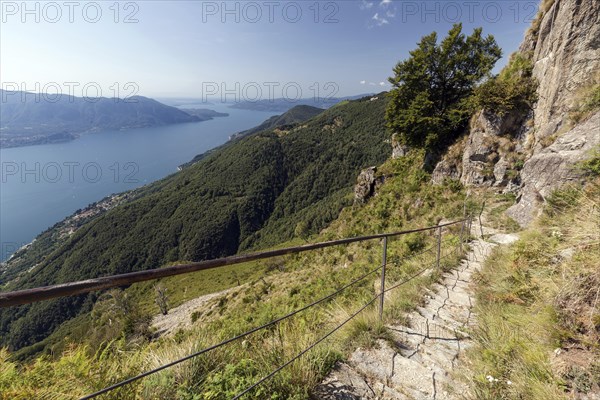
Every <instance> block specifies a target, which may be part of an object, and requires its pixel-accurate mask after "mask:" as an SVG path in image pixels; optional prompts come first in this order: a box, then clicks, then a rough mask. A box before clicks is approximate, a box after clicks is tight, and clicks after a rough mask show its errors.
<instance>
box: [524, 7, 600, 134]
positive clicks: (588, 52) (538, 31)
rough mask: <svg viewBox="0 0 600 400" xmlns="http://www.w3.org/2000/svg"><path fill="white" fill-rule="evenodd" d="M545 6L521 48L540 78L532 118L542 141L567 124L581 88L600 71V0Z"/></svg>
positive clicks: (536, 75)
mask: <svg viewBox="0 0 600 400" xmlns="http://www.w3.org/2000/svg"><path fill="white" fill-rule="evenodd" d="M544 4H545V5H544ZM549 4H551V6H548V5H549ZM541 7H542V10H541V13H540V15H539V16H538V19H537V20H536V22H534V24H533V26H532V27H531V29H530V30H529V32H528V33H527V35H526V36H525V39H524V41H523V44H522V45H521V48H520V49H519V50H520V51H521V52H523V53H530V54H532V57H533V62H534V63H533V76H534V77H536V78H537V80H538V82H539V88H538V98H539V100H538V102H537V104H536V107H535V110H534V124H533V126H534V135H535V139H536V144H537V145H538V146H539V141H540V140H541V139H543V138H545V137H548V136H550V135H553V134H555V133H556V132H557V131H558V130H559V129H560V128H561V127H562V126H563V125H565V123H566V122H567V121H566V118H565V117H566V116H567V114H568V112H569V110H570V109H571V107H573V102H574V99H575V98H576V97H577V94H578V91H579V90H580V89H581V88H582V87H585V86H586V85H589V84H590V82H591V80H592V79H594V78H595V77H596V76H597V74H598V73H599V72H600V50H599V48H600V1H596V0H554V1H550V0H545V1H543V2H542V6H541ZM544 8H547V10H546V11H545V12H544Z"/></svg>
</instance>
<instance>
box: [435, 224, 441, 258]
mask: <svg viewBox="0 0 600 400" xmlns="http://www.w3.org/2000/svg"><path fill="white" fill-rule="evenodd" d="M441 253H442V227H441V226H440V227H439V228H438V229H437V257H436V265H437V268H438V269H440V256H441Z"/></svg>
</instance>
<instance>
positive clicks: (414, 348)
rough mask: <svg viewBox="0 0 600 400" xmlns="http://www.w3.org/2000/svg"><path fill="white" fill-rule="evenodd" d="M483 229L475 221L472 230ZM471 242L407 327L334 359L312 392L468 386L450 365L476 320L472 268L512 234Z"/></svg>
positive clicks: (387, 393)
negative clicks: (339, 359)
mask: <svg viewBox="0 0 600 400" xmlns="http://www.w3.org/2000/svg"><path fill="white" fill-rule="evenodd" d="M481 231H482V229H481V227H479V225H478V224H476V223H474V224H473V227H472V234H473V235H475V236H478V235H480V233H481ZM483 232H484V234H485V235H486V236H487V235H488V234H491V235H492V236H491V237H490V238H489V239H488V240H484V239H483V238H481V237H479V238H477V239H476V240H474V241H473V242H471V250H470V252H469V253H468V255H467V257H466V258H465V259H464V260H463V261H462V262H461V264H460V265H459V266H458V268H456V269H455V270H453V271H451V272H449V273H447V274H446V275H445V276H444V279H443V281H442V283H440V284H436V285H435V286H433V287H432V288H431V290H429V291H428V292H427V294H426V304H425V305H424V306H423V307H419V308H417V310H415V311H414V312H412V313H411V314H409V315H408V321H409V324H408V325H409V326H404V325H399V324H393V323H392V324H388V325H387V327H388V329H389V330H390V331H391V332H392V336H393V340H391V341H384V340H379V341H378V343H377V346H375V347H374V348H371V349H361V348H359V349H357V350H355V351H354V353H353V354H352V355H351V356H350V358H349V359H348V361H347V362H345V363H338V364H337V365H336V367H335V368H334V370H333V371H332V372H331V373H330V374H329V375H328V376H327V378H326V379H325V380H324V381H323V382H322V383H321V384H320V385H319V386H318V387H317V388H316V390H315V395H314V397H315V398H316V399H324V400H334V399H335V400H342V399H343V400H352V399H373V400H375V399H377V400H379V399H413V400H425V399H427V400H429V399H436V400H442V399H457V398H463V397H464V394H465V390H466V388H465V387H463V386H462V384H461V383H459V382H457V381H456V380H455V379H454V378H453V375H452V370H453V369H454V368H455V367H456V365H457V364H458V363H460V362H461V358H462V356H463V351H464V350H465V349H466V348H467V347H469V345H470V344H471V340H470V338H469V334H468V332H469V329H468V328H469V326H471V325H473V324H474V323H475V315H474V314H473V312H472V310H473V301H474V300H473V293H472V291H471V289H470V287H469V284H470V282H471V276H472V274H473V272H474V271H476V270H478V269H480V268H481V266H482V264H483V262H484V261H485V259H486V258H487V257H488V255H489V254H490V252H491V250H492V248H493V247H494V246H496V245H497V244H500V243H510V242H512V241H514V240H516V239H517V237H516V236H515V235H506V234H498V233H495V232H493V231H492V230H490V229H489V228H485V227H484V229H483Z"/></svg>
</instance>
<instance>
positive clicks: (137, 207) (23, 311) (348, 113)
mask: <svg viewBox="0 0 600 400" xmlns="http://www.w3.org/2000/svg"><path fill="white" fill-rule="evenodd" d="M385 106H386V101H385V100H383V99H382V100H378V101H369V99H363V100H359V101H353V102H350V103H348V104H345V105H343V106H339V107H336V108H334V109H331V110H328V111H326V112H324V113H322V114H320V115H319V116H317V117H316V118H314V119H312V120H310V121H309V122H307V123H306V124H304V125H303V126H301V127H296V128H294V129H292V130H291V131H288V132H285V133H282V132H279V133H277V134H275V133H274V132H272V131H266V132H261V133H258V134H254V135H251V136H248V137H246V138H243V139H241V140H239V141H235V142H231V143H230V144H228V145H225V146H223V147H222V148H221V149H220V150H219V151H217V152H214V153H211V154H210V155H208V156H207V157H205V158H204V159H203V160H201V161H200V162H199V163H197V164H194V165H193V166H192V167H190V168H186V169H184V170H183V171H181V172H180V173H177V174H174V175H172V176H170V177H168V178H166V179H164V180H162V181H159V182H157V183H155V184H152V185H149V186H147V187H144V188H142V189H140V190H139V191H138V192H137V193H136V196H135V198H134V199H133V200H131V201H127V202H125V203H124V204H121V205H118V206H116V207H115V208H113V209H112V210H110V211H109V212H107V213H105V214H103V215H101V216H100V217H98V218H94V219H92V220H91V221H90V222H88V223H86V224H84V225H83V226H81V227H79V229H77V230H76V231H75V232H74V233H73V234H71V235H70V236H69V237H67V238H65V239H63V240H61V241H59V242H58V244H57V245H55V246H50V247H49V248H46V249H44V251H39V249H38V248H37V241H36V242H34V243H33V244H32V245H31V246H30V248H28V249H27V250H25V251H24V252H23V253H24V254H22V255H21V256H20V257H16V258H14V259H11V260H10V262H9V263H8V265H6V266H5V269H7V270H9V271H10V270H11V268H12V266H18V268H19V270H20V271H26V272H24V273H23V274H21V275H20V276H19V277H18V278H17V279H15V280H13V281H11V282H9V283H8V284H7V285H6V286H5V288H4V289H5V290H15V289H19V288H28V287H35V286H42V285H48V284H52V283H59V282H66V281H71V280H78V279H85V278H91V277H97V276H102V275H106V274H114V273H123V272H129V271H138V270H143V269H148V268H157V267H159V266H161V265H164V264H165V263H169V262H174V261H182V260H203V259H209V258H214V257H220V256H225V255H231V254H234V253H236V252H237V251H239V250H244V249H248V248H251V247H256V246H264V245H269V244H274V243H279V242H281V241H282V240H284V239H286V238H289V237H292V236H293V234H294V230H295V228H296V225H297V224H298V223H299V222H300V221H307V222H308V223H309V226H308V229H309V231H312V232H316V231H318V230H319V229H321V228H322V227H324V226H325V225H326V224H327V223H329V222H330V221H332V220H333V219H335V218H336V216H337V215H338V213H339V211H340V209H341V208H342V206H343V205H345V204H346V200H345V196H346V195H347V194H348V193H350V191H351V188H352V184H353V183H354V180H355V178H356V176H357V175H358V172H359V171H360V170H361V168H364V167H366V166H369V165H373V164H379V163H381V162H383V160H385V159H386V158H387V156H388V153H389V145H387V144H386V143H385V138H386V133H385V128H384V118H383V115H384V109H385ZM40 244H43V241H40ZM28 253H29V254H33V255H34V256H32V257H28V255H27V254H28ZM20 260H26V262H22V261H20ZM95 299H96V295H89V296H75V297H71V298H65V299H60V300H57V301H50V302H44V303H37V304H34V305H28V306H22V307H18V308H13V309H8V310H2V311H1V312H0V333H1V334H0V337H1V338H2V343H1V344H3V345H8V346H9V347H10V348H11V349H18V348H22V347H24V346H29V345H32V344H34V343H36V342H38V341H40V340H42V339H43V338H45V337H46V336H47V335H48V334H50V333H51V332H52V331H54V330H55V329H56V328H57V327H58V326H59V325H60V324H61V323H62V322H64V321H65V320H68V319H70V318H72V317H74V316H76V315H77V314H79V313H80V312H81V311H86V310H89V309H90V308H91V306H92V304H93V303H94V301H95Z"/></svg>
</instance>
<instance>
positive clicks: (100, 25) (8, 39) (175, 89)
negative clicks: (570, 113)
mask: <svg viewBox="0 0 600 400" xmlns="http://www.w3.org/2000/svg"><path fill="white" fill-rule="evenodd" d="M0 3H1V21H0V83H1V85H2V88H3V89H5V90H26V91H32V92H42V93H45V94H51V93H55V92H61V93H67V94H73V95H75V96H88V97H97V96H103V97H115V96H116V97H121V98H123V97H128V96H131V95H143V96H148V97H158V98H161V97H162V98H165V97H179V98H202V99H204V100H213V101H214V100H217V99H220V100H227V101H242V100H249V101H256V100H263V99H270V98H280V97H284V98H289V99H295V98H299V97H302V98H308V97H317V98H328V97H333V96H350V95H355V94H359V93H377V92H380V91H383V90H388V89H389V88H390V86H389V84H388V82H387V78H388V77H389V76H390V75H391V73H392V68H393V67H394V65H395V64H396V63H397V62H398V61H400V60H402V59H405V58H406V57H408V52H409V51H410V50H411V49H413V48H415V46H416V43H417V42H418V41H419V39H420V38H421V37H422V36H424V35H427V34H429V33H431V32H432V31H437V32H438V33H439V35H440V36H441V37H443V36H444V35H445V34H446V33H447V31H448V30H449V29H450V28H451V27H452V24H453V23H456V22H462V23H463V31H464V32H465V33H467V34H470V33H471V31H472V30H473V28H475V27H479V26H481V27H483V31H484V34H492V35H494V37H495V38H496V41H497V42H498V43H499V45H500V46H501V47H502V48H503V50H504V58H503V59H502V60H500V61H499V62H498V64H497V68H496V71H497V70H498V69H499V68H500V67H501V66H502V65H504V64H505V62H506V59H507V57H508V56H509V55H510V53H512V52H513V51H515V50H517V48H518V46H519V44H520V42H521V40H522V38H523V36H524V32H525V31H526V29H527V27H528V26H529V24H530V23H531V20H532V18H533V17H534V15H535V12H536V10H537V6H538V1H537V0H535V1H513V0H505V1H445V0H444V1H404V0H396V1H394V0H356V1H353V0H344V1H313V0H308V1H194V0H187V1H154V0H151V1H122V2H116V1H96V2H93V1H91V2H88V1H83V2H79V1H66V0H65V1H63V0H60V1H55V2H40V1H30V2H27V3H25V2H22V1H4V0H3V1H1V2H0Z"/></svg>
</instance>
